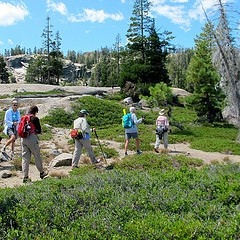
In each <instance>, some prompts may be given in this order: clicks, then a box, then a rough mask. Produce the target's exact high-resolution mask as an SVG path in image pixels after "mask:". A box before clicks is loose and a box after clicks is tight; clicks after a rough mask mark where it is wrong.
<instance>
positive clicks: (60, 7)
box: [47, 0, 68, 15]
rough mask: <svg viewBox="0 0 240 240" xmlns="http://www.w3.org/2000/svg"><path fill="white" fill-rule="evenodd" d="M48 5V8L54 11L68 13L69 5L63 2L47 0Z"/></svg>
mask: <svg viewBox="0 0 240 240" xmlns="http://www.w3.org/2000/svg"><path fill="white" fill-rule="evenodd" d="M47 6H48V9H49V10H52V11H53V12H59V13H61V14H62V15H67V14H68V10H67V7H66V5H65V4H64V3H62V2H59V3H55V2H53V1H51V0H47Z"/></svg>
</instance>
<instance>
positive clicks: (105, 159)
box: [94, 131, 107, 163]
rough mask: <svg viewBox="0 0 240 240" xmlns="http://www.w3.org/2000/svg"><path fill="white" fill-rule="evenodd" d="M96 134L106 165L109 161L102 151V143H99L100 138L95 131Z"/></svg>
mask: <svg viewBox="0 0 240 240" xmlns="http://www.w3.org/2000/svg"><path fill="white" fill-rule="evenodd" d="M94 132H95V135H96V138H97V140H98V144H99V147H100V149H101V152H102V155H103V158H104V161H105V163H107V159H106V157H105V153H104V152H103V149H102V146H101V143H100V141H99V138H98V135H97V132H96V131H94Z"/></svg>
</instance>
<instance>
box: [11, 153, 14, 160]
mask: <svg viewBox="0 0 240 240" xmlns="http://www.w3.org/2000/svg"><path fill="white" fill-rule="evenodd" d="M14 156H15V154H14V152H11V155H10V158H11V160H14Z"/></svg>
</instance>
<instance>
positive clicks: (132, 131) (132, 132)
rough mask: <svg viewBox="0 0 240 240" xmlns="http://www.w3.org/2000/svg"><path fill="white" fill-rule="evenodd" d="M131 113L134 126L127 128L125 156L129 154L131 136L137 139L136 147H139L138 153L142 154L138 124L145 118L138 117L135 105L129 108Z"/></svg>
mask: <svg viewBox="0 0 240 240" xmlns="http://www.w3.org/2000/svg"><path fill="white" fill-rule="evenodd" d="M129 111H130V113H131V119H132V123H133V124H132V126H131V127H130V128H125V139H126V141H125V156H127V155H128V153H127V150H128V145H129V142H130V139H131V138H134V139H135V140H136V148H137V154H142V151H141V150H140V140H139V138H138V128H137V125H138V124H140V123H141V122H142V121H143V120H144V117H142V118H140V119H137V116H136V114H135V112H136V108H135V107H130V109H129Z"/></svg>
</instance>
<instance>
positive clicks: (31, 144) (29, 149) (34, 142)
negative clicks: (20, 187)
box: [22, 106, 48, 183]
mask: <svg viewBox="0 0 240 240" xmlns="http://www.w3.org/2000/svg"><path fill="white" fill-rule="evenodd" d="M37 113H38V107H37V106H32V107H30V109H29V111H28V115H30V122H31V123H32V124H31V130H30V133H29V134H28V136H27V137H26V138H22V172H23V183H27V182H31V179H30V178H29V164H30V161H31V155H33V156H34V159H35V165H36V167H37V169H38V171H39V173H40V178H41V179H44V178H46V177H48V173H47V172H45V171H44V169H43V163H42V158H41V156H40V148H39V141H38V134H41V132H42V128H41V124H40V121H39V118H38V117H36V114H37Z"/></svg>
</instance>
